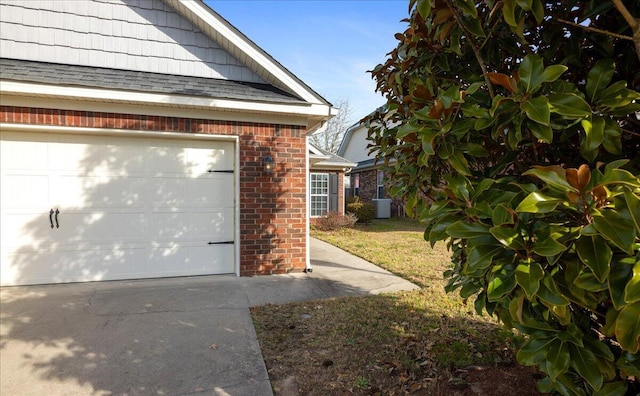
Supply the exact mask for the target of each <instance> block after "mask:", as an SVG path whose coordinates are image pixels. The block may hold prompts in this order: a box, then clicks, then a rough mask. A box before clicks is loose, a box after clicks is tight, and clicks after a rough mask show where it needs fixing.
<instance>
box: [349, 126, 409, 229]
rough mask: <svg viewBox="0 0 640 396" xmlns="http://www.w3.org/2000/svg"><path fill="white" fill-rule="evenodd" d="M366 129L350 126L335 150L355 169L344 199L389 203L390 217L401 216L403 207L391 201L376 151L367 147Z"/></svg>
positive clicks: (400, 202) (398, 201) (400, 203)
mask: <svg viewBox="0 0 640 396" xmlns="http://www.w3.org/2000/svg"><path fill="white" fill-rule="evenodd" d="M367 134H368V128H367V126H366V125H365V124H364V123H362V122H357V123H355V124H353V125H352V126H350V127H349V128H348V129H347V130H346V131H345V133H344V137H343V139H342V143H341V144H340V147H339V148H338V155H339V156H341V157H344V158H345V159H346V160H348V161H353V162H355V163H356V166H355V167H353V168H352V169H351V173H350V188H348V189H346V191H345V195H346V196H347V197H359V198H360V200H362V201H365V202H374V203H375V201H376V200H391V202H390V204H391V205H390V206H391V208H390V214H391V215H392V216H398V217H401V216H404V205H403V202H402V201H401V200H398V199H392V198H391V197H390V195H389V194H388V191H387V175H386V173H385V172H384V171H383V170H381V169H380V166H379V164H378V163H376V159H375V158H376V153H375V150H374V151H371V147H368V146H369V144H370V143H371V142H369V141H368V140H367Z"/></svg>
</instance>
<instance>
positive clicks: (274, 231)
mask: <svg viewBox="0 0 640 396" xmlns="http://www.w3.org/2000/svg"><path fill="white" fill-rule="evenodd" d="M0 122H1V123H14V124H31V125H52V126H65V127H88V128H115V129H125V130H126V129H131V130H141V131H160V132H183V133H196V132H197V133H206V134H216V135H234V136H239V137H240V164H239V170H240V197H239V198H240V275H243V276H251V275H263V274H282V273H288V272H300V271H303V270H304V269H305V266H306V218H307V213H306V199H307V197H306V190H305V185H306V180H305V179H306V175H305V168H306V167H305V158H306V157H305V152H306V150H307V148H306V143H305V134H306V130H305V128H304V127H301V126H292V125H276V124H260V123H250V122H236V121H217V120H207V119H193V118H182V117H162V116H150V115H134V114H119V113H102V112H90V111H74V110H56V109H43V108H26V107H13V106H0ZM266 155H271V156H272V157H273V158H274V160H275V163H276V169H275V171H274V173H273V174H272V175H265V174H264V172H263V171H262V160H263V158H264V157H265V156H266Z"/></svg>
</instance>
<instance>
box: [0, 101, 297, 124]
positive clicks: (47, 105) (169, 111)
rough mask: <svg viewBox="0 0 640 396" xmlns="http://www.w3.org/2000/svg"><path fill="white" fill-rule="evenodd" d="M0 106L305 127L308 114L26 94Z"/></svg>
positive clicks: (3, 102)
mask: <svg viewBox="0 0 640 396" xmlns="http://www.w3.org/2000/svg"><path fill="white" fill-rule="evenodd" d="M0 98H1V99H0V100H1V101H2V104H3V105H6V106H16V107H33V108H43V109H58V110H76V111H93V112H99V113H120V114H137V115H145V116H161V117H184V118H197V119H203V120H216V121H235V122H252V123H264V124H280V125H297V126H302V127H305V128H306V126H307V124H308V120H309V117H308V116H301V115H298V116H292V115H288V114H268V113H251V112H248V111H225V109H211V108H196V107H184V106H182V107H179V106H166V105H165V106H161V105H159V104H157V103H148V104H139V103H137V104H135V105H132V104H131V103H124V102H115V101H113V102H105V101H97V100H83V99H82V98H61V97H52V96H26V95H14V94H11V95H9V94H5V93H4V92H2V93H1V94H0Z"/></svg>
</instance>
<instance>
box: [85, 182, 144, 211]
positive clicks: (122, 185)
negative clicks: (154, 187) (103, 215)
mask: <svg viewBox="0 0 640 396" xmlns="http://www.w3.org/2000/svg"><path fill="white" fill-rule="evenodd" d="M147 195H148V193H147V181H146V178H145V177H144V176H129V177H124V176H116V177H112V176H103V177H101V178H100V179H99V181H98V184H97V185H96V186H95V187H94V188H92V189H91V196H90V199H88V200H86V203H85V207H94V208H143V207H144V206H145V204H146V202H147Z"/></svg>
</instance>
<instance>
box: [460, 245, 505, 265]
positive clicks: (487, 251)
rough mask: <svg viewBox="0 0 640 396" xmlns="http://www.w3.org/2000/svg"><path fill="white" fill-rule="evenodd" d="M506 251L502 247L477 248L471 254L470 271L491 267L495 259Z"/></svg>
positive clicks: (482, 246)
mask: <svg viewBox="0 0 640 396" xmlns="http://www.w3.org/2000/svg"><path fill="white" fill-rule="evenodd" d="M503 251H504V248H502V247H500V246H497V247H496V246H488V245H481V246H476V247H474V248H473V249H471V251H470V252H469V256H468V258H467V263H468V266H469V269H470V270H473V271H476V270H483V269H487V268H489V266H491V262H492V261H493V258H494V257H495V256H496V255H498V254H500V253H501V252H503Z"/></svg>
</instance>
